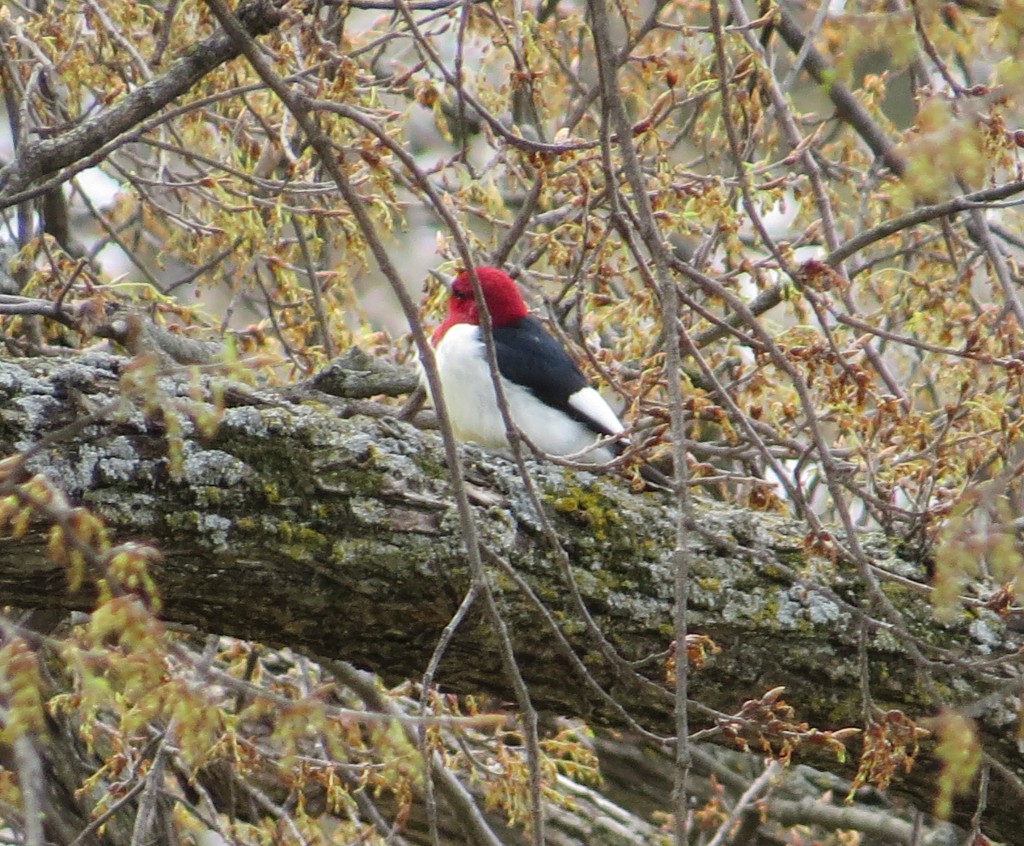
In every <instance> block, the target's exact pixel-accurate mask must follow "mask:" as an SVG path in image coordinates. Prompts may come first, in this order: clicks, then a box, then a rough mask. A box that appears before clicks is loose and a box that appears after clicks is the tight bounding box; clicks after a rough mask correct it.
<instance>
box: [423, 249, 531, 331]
mask: <svg viewBox="0 0 1024 846" xmlns="http://www.w3.org/2000/svg"><path fill="white" fill-rule="evenodd" d="M476 276H477V279H479V280H480V289H481V290H482V291H483V294H484V302H485V303H487V311H488V312H490V315H491V325H492V326H494V327H496V328H498V327H501V326H509V325H511V324H513V323H515V322H517V321H519V320H522V319H523V318H524V317H526V315H527V314H529V311H528V310H527V308H526V303H525V302H523V295H522V294H520V293H519V286H518V285H516V283H515V282H513V281H512V279H511V277H509V275H508V274H507V273H505V272H504V271H501V270H498V269H497V268H496V267H478V268H477V269H476ZM456 323H472V324H474V325H477V324H479V323H480V313H479V311H478V310H477V307H476V298H475V297H474V296H473V280H472V279H471V278H470V275H469V271H468V270H464V271H462V273H460V274H459V275H458V276H456V277H455V281H454V282H453V283H452V290H451V294H450V295H449V297H448V315H447V317H445V319H444V323H442V324H441V325H440V326H438V327H437V329H436V330H435V331H434V334H433V337H432V338H431V340H432V342H433V343H435V344H436V343H438V341H440V340H441V338H443V337H444V333H445V332H447V331H448V329H449V328H450V327H452V326H454V325H455V324H456Z"/></svg>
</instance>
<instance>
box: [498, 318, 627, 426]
mask: <svg viewBox="0 0 1024 846" xmlns="http://www.w3.org/2000/svg"><path fill="white" fill-rule="evenodd" d="M494 351H495V353H496V355H497V359H498V371H499V372H500V373H501V375H502V376H504V377H505V378H506V379H507V380H508V381H510V382H515V383H516V384H517V385H522V386H523V387H524V388H528V389H529V390H531V391H533V394H534V396H536V397H537V398H538V399H539V400H541V402H544V403H546V404H547V405H550V406H552V407H553V408H557V409H558V410H559V411H562V412H564V413H565V414H567V415H569V416H570V417H571V418H572V419H573V420H576V421H578V422H580V423H582V424H583V425H584V426H587V427H588V428H589V429H592V430H593V431H594V432H595V433H596V434H598V435H614V434H616V433H615V432H609V431H608V430H607V429H606V428H605V427H603V426H601V425H600V423H598V422H597V421H596V420H593V419H592V418H590V417H588V416H587V415H585V414H581V413H580V412H579V411H578V410H577V409H576V408H574V407H573V406H572V405H570V404H569V397H571V396H572V395H573V394H575V393H576V392H577V391H579V390H582V389H583V388H586V387H587V386H588V384H589V383H588V382H587V378H586V377H585V376H584V375H583V373H582V372H581V371H580V369H579V368H578V367H577V366H576V362H574V361H573V360H572V359H571V358H569V354H568V353H566V351H565V350H564V349H562V346H561V344H559V343H558V341H556V340H555V339H554V338H552V337H551V336H550V335H549V334H548V333H547V332H546V331H544V327H543V326H541V325H540V322H539V321H538V320H537V319H536V318H533V317H524V318H523V319H522V320H519V321H517V322H516V323H513V324H512V325H511V326H501V327H499V328H497V329H495V330H494Z"/></svg>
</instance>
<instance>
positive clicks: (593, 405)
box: [569, 387, 623, 434]
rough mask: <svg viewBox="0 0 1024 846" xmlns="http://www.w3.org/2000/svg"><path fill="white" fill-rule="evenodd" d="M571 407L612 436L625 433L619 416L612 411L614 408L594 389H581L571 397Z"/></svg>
mask: <svg viewBox="0 0 1024 846" xmlns="http://www.w3.org/2000/svg"><path fill="white" fill-rule="evenodd" d="M569 405H571V406H572V407H573V408H575V409H576V410H577V411H578V412H579V413H580V414H582V415H583V416H584V417H587V418H588V419H590V420H593V421H594V423H595V424H596V425H597V426H599V427H600V428H602V429H604V430H606V431H608V432H611V433H612V434H618V433H619V432H621V431H623V426H622V422H621V421H620V420H619V418H618V415H616V413H615V412H614V411H612V407H611V406H610V405H608V403H607V402H605V399H604V397H602V396H601V395H600V394H599V393H598V392H597V391H596V390H594V389H593V388H589V387H588V388H580V390H578V391H577V392H576V393H574V394H572V395H571V396H570V397H569Z"/></svg>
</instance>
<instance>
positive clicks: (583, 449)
mask: <svg viewBox="0 0 1024 846" xmlns="http://www.w3.org/2000/svg"><path fill="white" fill-rule="evenodd" d="M476 275H477V279H479V280H480V288H481V290H482V292H483V298H484V302H485V303H486V304H487V311H488V312H489V313H490V316H491V326H492V330H493V337H494V350H495V353H496V357H497V360H498V372H499V373H500V374H501V387H502V392H503V393H504V395H505V399H506V400H507V402H508V408H509V412H510V416H511V418H512V422H513V423H515V425H516V427H517V428H518V429H519V430H520V431H521V432H522V433H523V434H524V435H526V437H527V438H528V439H529V440H530V442H531V443H532V444H533V445H534V446H536V447H537V448H538V449H541V450H543V451H544V452H546V453H548V454H549V455H555V456H570V457H571V458H572V459H573V460H575V461H581V462H586V463H591V464H605V463H607V462H609V461H611V460H612V459H613V458H614V457H615V455H616V454H618V453H620V452H621V451H622V449H623V448H624V447H625V446H626V445H627V444H628V441H627V439H626V437H625V436H624V435H623V434H622V433H623V426H622V423H621V422H620V421H619V418H618V416H616V414H615V412H614V411H612V409H611V406H609V405H608V403H607V402H605V400H604V398H603V397H602V396H601V395H600V394H599V393H598V392H597V391H596V390H594V388H592V387H591V386H590V385H589V384H588V382H587V378H586V377H585V376H584V375H583V373H582V372H580V369H579V367H577V366H576V364H575V362H574V361H573V360H572V359H571V358H570V357H569V355H568V353H566V351H565V350H564V349H563V348H562V346H561V345H560V344H559V343H558V341H556V340H555V339H554V338H552V337H551V336H550V335H549V334H548V333H547V332H546V331H545V330H544V328H543V327H542V326H541V324H540V322H539V321H538V320H537V319H536V318H534V317H531V316H530V314H529V311H528V310H527V308H526V303H525V302H524V301H523V297H522V294H521V293H520V292H519V286H518V285H516V283H515V282H513V281H512V279H511V278H509V276H508V275H507V274H506V273H504V272H502V271H501V270H498V269H497V268H494V267H478V268H477V269H476ZM431 344H432V345H433V346H434V350H435V354H436V359H437V371H438V375H439V377H440V380H441V388H442V390H443V391H444V399H445V404H446V405H447V407H448V413H449V415H450V416H451V421H452V428H453V429H454V430H455V436H456V437H457V438H458V439H459V440H461V441H473V442H475V443H478V444H480V445H481V446H484V447H488V448H490V449H495V450H507V449H508V448H509V444H508V438H507V437H506V434H505V423H504V420H503V419H502V416H501V411H500V409H499V408H498V401H497V397H496V395H495V391H494V382H493V380H492V378H491V371H490V368H489V367H488V365H487V357H486V351H485V347H484V340H483V335H482V332H481V329H480V315H479V312H478V310H477V304H476V299H475V298H474V296H473V283H472V280H471V279H470V274H469V272H468V271H463V272H462V273H460V274H459V275H458V276H457V277H456V279H455V281H454V282H453V283H452V286H451V293H450V296H449V299H448V314H447V317H445V320H444V322H443V323H442V324H441V325H440V326H438V327H437V329H436V330H435V331H434V334H433V335H432V336H431ZM616 436H621V437H616ZM602 438H604V439H608V438H612V439H614V440H611V441H610V442H609V441H605V443H603V444H601V445H597V443H598V441H599V440H600V439H602Z"/></svg>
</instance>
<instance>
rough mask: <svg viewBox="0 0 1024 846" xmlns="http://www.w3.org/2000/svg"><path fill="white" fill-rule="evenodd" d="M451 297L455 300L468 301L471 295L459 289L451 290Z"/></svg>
mask: <svg viewBox="0 0 1024 846" xmlns="http://www.w3.org/2000/svg"><path fill="white" fill-rule="evenodd" d="M452 296H453V297H454V298H455V299H457V300H468V299H469V298H470V296H471V294H470V292H469V291H464V290H462V289H461V288H452Z"/></svg>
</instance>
